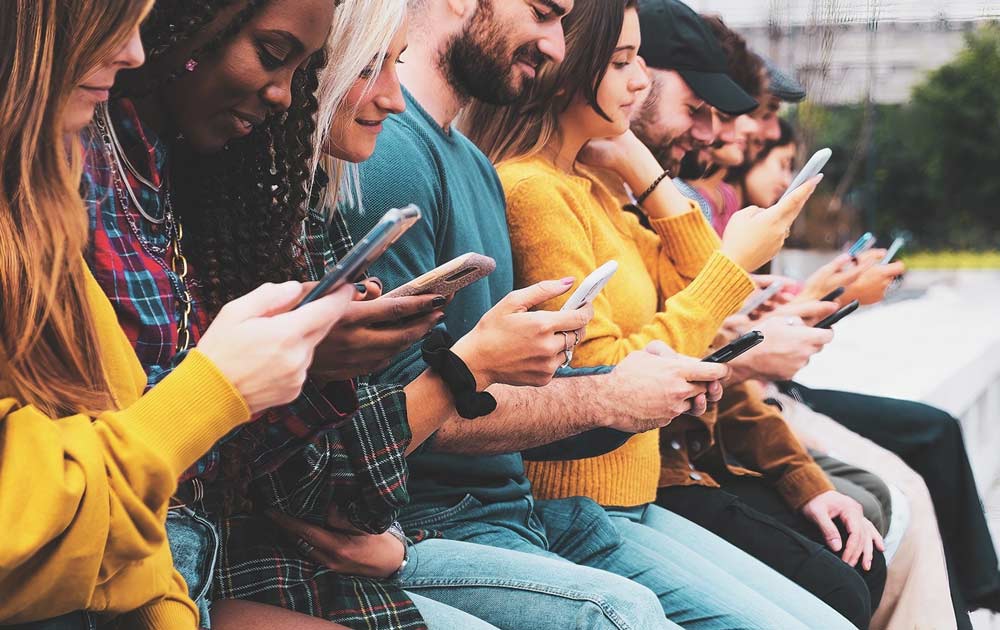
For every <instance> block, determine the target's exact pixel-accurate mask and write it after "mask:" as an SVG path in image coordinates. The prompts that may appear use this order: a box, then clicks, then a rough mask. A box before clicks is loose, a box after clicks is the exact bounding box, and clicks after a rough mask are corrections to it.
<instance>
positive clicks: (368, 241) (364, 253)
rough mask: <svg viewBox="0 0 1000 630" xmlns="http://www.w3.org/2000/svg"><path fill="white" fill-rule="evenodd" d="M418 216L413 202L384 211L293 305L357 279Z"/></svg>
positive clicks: (306, 301) (311, 299)
mask: <svg viewBox="0 0 1000 630" xmlns="http://www.w3.org/2000/svg"><path fill="white" fill-rule="evenodd" d="M419 220H420V208H418V207H417V206H414V205H409V206H406V207H405V208H399V209H397V208H393V209H392V210H389V211H388V212H386V213H385V215H383V216H382V218H381V219H379V222H378V223H376V224H375V227H373V228H372V229H371V231H370V232H368V234H366V235H365V237H364V238H363V239H361V240H360V241H358V242H357V244H355V245H354V247H352V248H351V251H349V252H347V255H345V256H344V257H343V258H341V259H340V260H339V261H337V262H336V263H335V264H333V265H331V266H329V267H328V268H327V269H326V271H325V272H324V274H323V278H322V279H321V280H320V281H319V283H318V284H317V285H316V286H315V288H313V290H312V291H310V292H309V295H307V296H306V297H305V298H303V300H302V301H301V302H299V303H298V305H296V307H295V308H301V307H302V306H304V305H306V304H308V303H309V302H312V301H314V300H316V299H319V298H320V297H322V296H324V295H326V294H327V293H330V292H331V291H334V290H336V289H337V288H338V287H340V286H342V285H344V284H346V283H348V282H356V281H358V280H359V279H360V278H361V276H362V275H363V274H364V272H365V270H366V269H367V268H368V267H369V265H371V264H372V263H373V262H375V261H376V260H378V258H379V257H380V256H381V255H382V254H384V253H385V252H386V250H387V249H389V247H391V246H392V244H393V243H395V242H396V241H397V240H399V237H401V236H402V235H403V234H405V233H406V231H407V230H409V229H410V228H411V227H413V225H414V224H415V223H416V222H417V221H419Z"/></svg>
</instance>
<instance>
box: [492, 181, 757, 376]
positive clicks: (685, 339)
mask: <svg viewBox="0 0 1000 630" xmlns="http://www.w3.org/2000/svg"><path fill="white" fill-rule="evenodd" d="M582 203H587V200H580V199H577V198H576V197H575V196H574V194H573V191H572V190H570V189H569V187H568V186H566V185H564V184H562V183H561V182H560V181H559V180H558V179H556V178H553V177H545V176H533V177H526V178H522V179H521V180H519V181H517V182H512V183H511V184H510V185H509V187H508V190H507V208H508V209H507V220H508V223H509V226H510V232H511V242H512V244H513V248H514V266H515V272H516V274H517V277H518V279H519V284H522V285H527V284H531V283H534V282H538V281H540V280H548V279H552V278H561V277H565V276H569V275H572V276H574V277H576V278H577V279H583V278H586V277H587V275H589V274H590V272H592V271H593V270H594V269H596V268H597V267H598V266H599V265H601V264H604V263H605V262H607V261H605V260H597V259H596V256H595V254H594V249H593V242H594V239H595V238H596V237H597V236H598V235H596V234H594V229H595V228H594V227H593V226H592V225H591V222H590V220H589V218H588V211H587V210H586V209H585V208H584V207H582V206H581V204H582ZM593 203H594V204H597V201H596V200H594V201H593ZM598 209H599V210H600V211H602V212H603V211H604V210H603V209H600V208H598ZM615 211H617V209H616V210H615ZM650 236H651V237H652V235H651V234H650ZM653 238H654V239H655V237H653ZM653 249H655V248H651V249H649V250H647V251H649V252H652V251H653ZM650 255H653V254H652V253H650ZM656 255H658V254H656ZM644 262H645V263H646V266H647V268H655V267H656V266H657V264H659V262H658V261H654V260H648V259H647V260H645V261H644ZM726 263H727V259H724V258H723V259H719V260H718V261H717V263H716V266H715V267H712V268H710V269H709V268H707V271H708V273H706V274H705V275H704V277H701V278H699V279H698V281H697V282H695V283H692V284H691V286H689V287H688V288H687V289H683V290H682V291H681V292H680V293H677V294H676V295H673V296H671V297H670V298H669V299H666V300H665V301H663V302H662V307H661V309H660V311H659V312H658V313H656V315H654V317H653V319H652V320H651V321H650V322H649V323H648V324H646V325H644V326H642V327H641V328H639V329H637V330H636V331H635V332H633V333H631V334H625V332H624V331H623V330H622V328H621V327H620V326H619V325H618V324H616V323H615V321H616V320H615V317H614V305H613V304H612V303H611V301H610V300H609V299H608V298H607V296H606V295H605V292H601V293H600V294H598V296H597V298H596V300H595V301H594V319H593V320H592V321H591V323H590V325H589V326H588V327H587V338H586V339H585V340H584V341H583V342H581V344H580V346H579V347H578V348H577V351H576V353H575V355H576V357H578V358H579V359H580V361H581V364H582V365H616V364H618V363H620V362H621V361H622V360H623V359H624V358H625V357H626V356H628V354H629V353H630V352H633V351H635V350H641V349H643V348H645V347H646V346H647V345H648V344H649V343H650V342H651V341H654V340H660V341H663V342H665V343H667V344H668V345H669V346H670V347H672V348H673V349H674V350H676V351H677V352H680V353H682V354H688V355H693V356H697V355H699V354H701V353H703V352H704V350H705V349H706V348H707V347H708V345H709V344H710V343H711V342H712V339H713V338H714V336H715V333H716V331H718V329H719V327H720V326H721V325H722V321H723V319H725V317H727V316H729V315H730V314H731V313H732V312H734V311H735V310H736V309H738V308H739V305H740V304H742V302H743V300H744V299H746V295H748V294H749V292H750V291H751V290H752V289H750V288H748V286H747V285H749V280H748V279H746V278H745V274H742V275H740V274H736V273H734V271H733V269H732V268H731V267H729V268H726ZM619 273H621V272H619ZM612 282H614V280H612ZM567 297H568V295H565V296H560V297H559V298H557V299H555V300H552V301H551V303H546V304H542V305H541V306H540V308H543V309H550V310H551V309H555V308H559V307H560V306H561V305H562V303H563V302H565V300H566V299H567Z"/></svg>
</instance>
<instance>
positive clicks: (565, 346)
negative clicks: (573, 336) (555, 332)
mask: <svg viewBox="0 0 1000 630" xmlns="http://www.w3.org/2000/svg"><path fill="white" fill-rule="evenodd" d="M560 334H561V335H562V336H563V352H569V351H570V348H571V347H572V346H570V345H569V333H568V332H566V331H565V330H563V331H561V332H560Z"/></svg>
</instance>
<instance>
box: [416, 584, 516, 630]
mask: <svg viewBox="0 0 1000 630" xmlns="http://www.w3.org/2000/svg"><path fill="white" fill-rule="evenodd" d="M406 594H407V595H409V596H410V599H412V600H413V603H414V604H416V606H417V610H419V611H420V616H421V617H423V618H424V623H426V624H427V630H457V629H459V628H461V630H497V627H496V626H491V625H490V624H488V623H486V622H485V621H483V620H482V619H477V618H475V617H473V616H472V615H470V614H469V613H466V612H462V611H461V610H459V609H457V608H452V607H451V606H446V605H444V604H442V603H441V602H438V601H435V600H433V599H428V598H426V597H421V596H420V595H417V594H416V593H411V592H409V591H407V593H406Z"/></svg>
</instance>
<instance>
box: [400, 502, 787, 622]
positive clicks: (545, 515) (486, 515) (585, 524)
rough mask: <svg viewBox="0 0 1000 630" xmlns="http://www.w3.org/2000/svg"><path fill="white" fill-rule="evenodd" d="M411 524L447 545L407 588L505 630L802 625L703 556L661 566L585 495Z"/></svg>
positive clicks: (420, 562)
mask: <svg viewBox="0 0 1000 630" xmlns="http://www.w3.org/2000/svg"><path fill="white" fill-rule="evenodd" d="M405 525H406V526H407V528H408V529H419V528H426V529H436V530H439V531H442V532H443V533H444V535H445V536H446V537H447V538H448V539H450V540H439V539H431V540H426V541H423V542H420V543H418V544H417V545H415V546H414V547H413V550H412V552H411V558H412V561H411V563H410V565H409V566H407V568H406V570H405V571H404V573H403V575H402V577H401V581H402V585H403V587H404V588H406V589H407V590H408V591H417V592H419V593H420V594H422V595H425V596H427V597H430V598H432V599H436V600H438V601H440V602H443V603H446V604H448V605H450V606H452V607H454V608H458V609H460V610H464V611H466V612H468V613H470V614H472V615H474V616H476V617H479V618H480V619H483V620H485V621H487V622H489V623H491V624H493V625H494V626H496V627H498V628H503V629H511V630H514V629H521V628H534V629H537V630H565V629H567V628H587V629H588V630H589V629H604V628H609V629H611V628H613V629H616V630H629V629H631V630H655V629H657V628H677V627H679V626H683V627H685V628H695V629H699V630H735V629H750V628H754V629H761V630H764V629H767V630H772V629H774V628H781V629H782V630H804V629H805V628H806V626H804V625H803V624H801V623H800V622H799V621H798V620H797V619H795V618H794V617H792V616H791V615H789V614H788V613H785V612H784V611H782V610H781V609H780V608H779V607H777V606H776V605H774V604H772V603H771V602H770V601H768V600H767V599H765V598H763V597H761V596H760V595H759V594H757V593H756V592H754V591H752V590H751V589H748V588H747V587H746V586H744V585H743V584H742V583H741V578H740V577H738V576H732V575H727V574H724V573H722V572H721V571H718V570H715V571H711V569H712V566H713V565H712V564H711V562H708V561H706V560H705V559H704V558H701V557H700V556H698V555H697V554H693V553H686V554H685V557H684V558H683V559H682V560H676V561H666V562H664V559H663V558H661V557H659V556H657V555H654V554H651V553H650V552H649V550H648V549H646V548H644V547H642V546H641V545H638V544H637V543H635V542H632V541H630V540H628V539H627V538H623V537H622V536H621V534H620V533H619V531H618V528H617V527H616V526H615V524H614V523H613V522H612V521H611V518H610V517H609V516H608V514H607V513H606V512H605V511H604V509H603V508H602V507H600V506H599V505H597V504H596V503H594V502H593V501H590V500H588V499H582V498H573V499H561V500H555V501H539V502H538V503H537V504H536V503H535V502H533V501H532V500H531V499H530V498H528V497H526V498H524V499H520V500H517V501H512V502H507V503H499V504H491V505H483V504H482V503H480V502H479V501H478V500H477V499H475V498H474V497H472V496H467V497H465V499H463V500H462V501H461V502H460V503H458V504H457V505H455V506H453V507H450V508H446V509H440V508H438V509H435V508H428V509H427V510H424V511H423V512H421V513H418V514H416V516H415V517H414V518H411V519H409V520H408V521H407V522H406V523H405ZM702 531H703V530H702ZM705 534H707V532H705ZM470 543H477V544H470ZM738 553H742V552H738ZM706 576H708V577H706ZM623 578H627V579H623ZM664 615H665V616H664Z"/></svg>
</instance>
